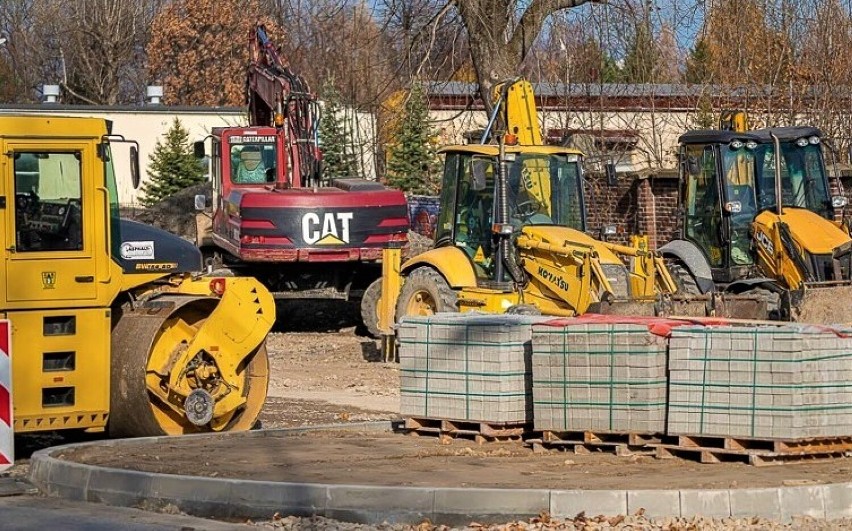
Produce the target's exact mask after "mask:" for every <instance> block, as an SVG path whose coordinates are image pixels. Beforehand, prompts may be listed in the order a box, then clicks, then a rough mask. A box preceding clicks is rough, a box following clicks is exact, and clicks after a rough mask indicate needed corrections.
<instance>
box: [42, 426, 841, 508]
mask: <svg viewBox="0 0 852 531" xmlns="http://www.w3.org/2000/svg"><path fill="white" fill-rule="evenodd" d="M390 427H391V423H389V422H371V423H363V424H336V425H326V426H312V427H307V428H289V429H278V430H259V431H255V432H248V433H243V434H240V436H241V437H266V436H275V435H276V434H282V433H293V432H299V431H313V430H317V429H341V428H346V429H351V428H359V429H378V430H386V429H389V428H390ZM191 437H209V435H192V436H191ZM163 439H165V438H164V437H150V438H146V439H126V440H113V441H99V442H96V443H91V442H88V443H79V444H71V445H65V446H58V447H55V448H48V449H45V450H40V451H38V452H36V453H35V454H33V456H32V462H31V463H32V464H31V469H30V480H31V481H32V483H33V484H35V485H36V486H37V487H39V489H41V490H42V492H44V493H46V494H47V495H49V496H59V497H63V498H66V499H69V500H77V501H87V502H97V503H105V504H109V505H119V506H127V507H140V506H141V507H145V508H156V507H162V506H165V505H167V504H171V505H174V506H176V507H178V508H179V509H180V510H182V511H184V512H186V513H187V514H191V515H194V516H203V517H212V518H269V517H271V516H272V515H273V514H275V513H276V512H277V513H280V514H292V515H297V516H311V515H321V516H326V517H329V518H335V519H338V520H345V521H350V522H358V523H363V524H380V523H382V522H388V523H419V522H421V521H422V520H423V519H425V518H428V519H429V520H431V521H432V522H433V523H442V524H448V525H464V524H467V523H469V522H471V521H474V520H475V521H478V522H505V521H507V520H513V519H526V518H529V517H532V516H537V515H539V514H540V513H542V512H545V511H547V512H549V513H550V514H551V515H552V516H554V517H557V518H569V517H573V516H575V515H576V514H577V513H579V512H581V511H585V513H586V514H587V515H597V514H606V515H616V514H633V513H635V512H636V511H637V510H639V509H640V508H644V509H645V514H646V515H647V516H650V517H663V516H676V517H692V516H708V517H727V516H735V517H742V516H759V517H765V518H772V519H781V520H783V521H789V520H790V519H791V518H792V517H793V516H799V515H802V516H811V517H815V518H830V519H833V518H844V517H850V516H852V482H850V483H836V484H829V485H813V486H805V487H801V486H797V487H776V488H760V489H715V490H687V489H680V490H664V489H663V490H609V491H604V490H548V489H482V488H437V487H435V488H432V487H397V486H393V487H390V486H388V487H383V486H374V485H336V484H320V483H279V482H267V481H250V480H239V479H220V478H207V477H197V476H182V475H171V474H153V473H147V472H136V471H131V470H121V469H110V468H105V467H99V466H92V465H84V464H79V463H72V462H69V461H63V460H62V459H60V458H57V457H54V454H57V453H60V452H62V451H64V450H68V449H70V448H77V447H84V446H91V445H94V444H99V445H106V446H119V445H122V444H127V443H133V444H138V443H139V442H140V441H146V440H147V441H150V442H162V440H163Z"/></svg>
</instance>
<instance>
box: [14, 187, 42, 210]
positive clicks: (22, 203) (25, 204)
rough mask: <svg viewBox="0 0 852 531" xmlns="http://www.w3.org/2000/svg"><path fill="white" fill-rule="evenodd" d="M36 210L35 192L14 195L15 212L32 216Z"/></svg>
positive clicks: (36, 197) (36, 198)
mask: <svg viewBox="0 0 852 531" xmlns="http://www.w3.org/2000/svg"><path fill="white" fill-rule="evenodd" d="M37 208H38V196H37V195H36V193H35V192H22V193H17V194H15V210H16V211H17V212H18V213H19V214H21V213H28V214H33V213H35V211H36V209H37Z"/></svg>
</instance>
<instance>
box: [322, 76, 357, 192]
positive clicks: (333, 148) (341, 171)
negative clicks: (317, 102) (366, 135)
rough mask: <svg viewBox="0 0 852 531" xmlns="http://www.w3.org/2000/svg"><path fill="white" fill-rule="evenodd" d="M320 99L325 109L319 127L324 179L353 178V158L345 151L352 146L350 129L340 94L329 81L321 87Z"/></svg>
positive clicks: (354, 172) (354, 170) (349, 152)
mask: <svg viewBox="0 0 852 531" xmlns="http://www.w3.org/2000/svg"><path fill="white" fill-rule="evenodd" d="M322 98H323V101H324V102H325V108H324V109H323V112H322V118H321V119H320V125H319V136H320V143H321V147H322V173H323V178H325V179H335V178H340V177H354V176H355V174H356V163H355V156H354V155H353V154H352V152H351V151H347V149H346V146H347V145H352V142H351V136H352V134H351V133H352V132H351V129H350V128H349V127H348V126H347V122H346V118H345V116H344V110H343V105H342V104H341V100H340V93H339V92H338V91H337V88H336V87H335V86H334V81H333V80H329V81H327V82H326V84H325V85H324V86H323V89H322Z"/></svg>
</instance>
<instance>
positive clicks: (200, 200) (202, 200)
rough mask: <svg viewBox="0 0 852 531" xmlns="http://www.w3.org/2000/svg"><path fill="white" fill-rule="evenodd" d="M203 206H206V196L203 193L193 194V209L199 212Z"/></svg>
mask: <svg viewBox="0 0 852 531" xmlns="http://www.w3.org/2000/svg"><path fill="white" fill-rule="evenodd" d="M205 208H207V196H206V195H204V194H197V195H196V196H195V210H197V211H198V212H201V211H203V210H204V209H205Z"/></svg>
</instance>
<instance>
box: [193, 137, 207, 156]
mask: <svg viewBox="0 0 852 531" xmlns="http://www.w3.org/2000/svg"><path fill="white" fill-rule="evenodd" d="M192 154H193V155H195V158H197V159H203V158H204V156H205V155H206V153H205V152H204V141H203V140H199V141H198V142H193V143H192Z"/></svg>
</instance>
